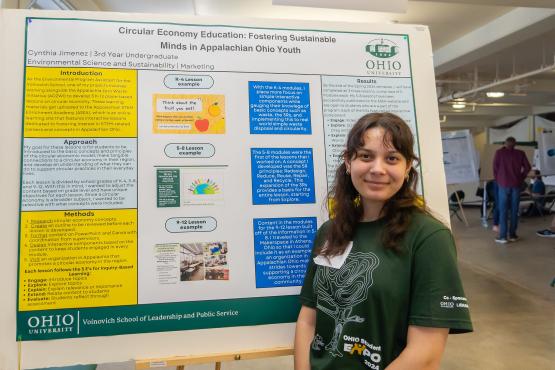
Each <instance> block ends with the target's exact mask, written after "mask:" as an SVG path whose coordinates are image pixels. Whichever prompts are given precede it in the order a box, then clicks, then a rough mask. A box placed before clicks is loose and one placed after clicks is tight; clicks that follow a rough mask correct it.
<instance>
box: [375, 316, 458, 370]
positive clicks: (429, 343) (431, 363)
mask: <svg viewBox="0 0 555 370" xmlns="http://www.w3.org/2000/svg"><path fill="white" fill-rule="evenodd" d="M448 334H449V329H447V328H429V327H423V326H414V325H410V326H409V329H408V333H407V346H406V347H405V349H404V350H403V352H401V354H400V355H399V357H397V358H396V359H395V361H393V362H392V363H391V364H389V366H388V367H387V368H386V369H385V370H437V369H439V365H440V362H441V355H443V351H444V349H445V344H446V342H447V335H448Z"/></svg>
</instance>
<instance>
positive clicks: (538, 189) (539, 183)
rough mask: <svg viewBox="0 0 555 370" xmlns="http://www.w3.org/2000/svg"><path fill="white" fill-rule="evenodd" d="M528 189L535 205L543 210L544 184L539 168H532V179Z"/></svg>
mask: <svg viewBox="0 0 555 370" xmlns="http://www.w3.org/2000/svg"><path fill="white" fill-rule="evenodd" d="M530 191H531V192H532V199H534V203H536V207H538V209H542V210H543V207H544V206H545V184H544V182H543V180H542V175H541V172H540V170H534V178H533V179H532V184H531V186H530Z"/></svg>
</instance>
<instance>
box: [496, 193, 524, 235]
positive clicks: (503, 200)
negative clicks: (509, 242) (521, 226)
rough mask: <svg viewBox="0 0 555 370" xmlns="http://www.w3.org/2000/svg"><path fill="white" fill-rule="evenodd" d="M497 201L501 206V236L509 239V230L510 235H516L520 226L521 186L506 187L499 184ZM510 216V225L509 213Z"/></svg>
mask: <svg viewBox="0 0 555 370" xmlns="http://www.w3.org/2000/svg"><path fill="white" fill-rule="evenodd" d="M497 203H498V207H499V238H500V239H507V231H508V232H509V237H516V228H517V227H518V206H519V204H520V188H518V187H516V188H505V187H503V186H499V189H498V192H497ZM509 212H510V213H511V216H510V226H509V227H507V226H508V225H507V224H508V223H509V222H508V221H509V220H508V219H507V218H508V215H509Z"/></svg>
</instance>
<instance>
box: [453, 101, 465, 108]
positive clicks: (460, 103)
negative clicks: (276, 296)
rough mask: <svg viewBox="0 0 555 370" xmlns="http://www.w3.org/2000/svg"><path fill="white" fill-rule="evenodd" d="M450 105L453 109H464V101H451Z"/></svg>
mask: <svg viewBox="0 0 555 370" xmlns="http://www.w3.org/2000/svg"><path fill="white" fill-rule="evenodd" d="M451 107H453V109H464V108H466V103H463V102H458V103H453V104H452V105H451Z"/></svg>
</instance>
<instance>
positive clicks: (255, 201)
mask: <svg viewBox="0 0 555 370" xmlns="http://www.w3.org/2000/svg"><path fill="white" fill-rule="evenodd" d="M44 14H46V13H42V12H41V13H36V12H35V13H33V12H27V11H2V12H1V13H0V17H1V22H2V24H3V25H4V28H3V29H2V34H0V37H1V40H2V46H1V49H0V51H1V53H0V56H1V58H2V59H1V62H2V69H1V70H0V73H2V86H3V87H4V88H3V90H2V92H1V93H2V99H1V100H0V101H1V104H2V107H1V108H2V109H1V111H2V112H5V114H4V116H3V119H4V120H5V122H7V124H6V125H5V126H6V127H5V131H4V135H2V138H1V140H2V143H1V144H2V145H0V147H1V148H2V149H0V150H2V168H3V169H4V175H5V176H3V178H2V189H3V191H2V197H3V204H4V205H5V207H3V211H2V216H1V217H2V221H3V222H2V231H3V235H4V239H5V245H6V246H7V248H8V250H7V251H6V253H5V254H4V257H5V258H3V259H2V268H1V269H0V271H2V272H1V274H2V275H1V276H2V278H3V279H2V281H3V284H5V286H6V289H5V297H7V299H6V300H4V301H3V302H2V303H1V304H0V309H1V311H0V312H1V316H0V326H1V327H2V328H5V330H3V331H2V337H1V338H0V348H2V350H1V351H2V353H1V356H0V367H4V365H5V367H6V368H15V367H16V361H17V350H16V348H17V346H16V342H15V339H16V332H18V331H19V335H21V336H23V335H25V336H26V338H23V339H25V340H26V341H25V342H23V344H22V349H23V352H22V355H23V356H22V359H23V367H24V368H32V367H38V366H53V365H66V364H75V363H102V362H114V361H125V360H128V359H138V358H148V357H164V356H172V355H184V354H187V355H189V354H205V353H213V352H225V351H241V350H245V349H256V348H272V347H277V346H290V345H291V344H292V334H293V324H292V323H287V322H290V321H292V320H294V317H293V316H292V314H291V313H293V312H294V310H295V307H298V306H296V305H297V304H296V303H293V302H294V301H295V295H296V294H298V291H299V284H300V281H301V280H302V276H299V273H298V272H296V271H297V270H299V269H302V266H301V265H302V264H301V263H299V261H301V259H302V258H306V255H307V250H308V249H307V246H308V245H309V243H308V242H307V240H308V239H309V236H310V235H311V234H310V233H313V231H314V230H315V228H316V227H317V226H318V225H320V224H321V222H323V220H324V219H325V217H326V215H325V212H324V211H323V209H322V203H323V202H324V201H325V193H326V191H327V184H328V181H329V178H330V173H331V172H330V171H331V169H333V167H334V162H335V163H337V162H336V160H337V155H338V153H339V152H340V151H341V147H342V145H343V143H344V135H345V133H346V132H347V131H348V129H349V127H350V125H351V124H352V123H353V121H354V119H356V118H358V117H359V116H360V115H362V114H364V113H367V112H370V111H392V112H394V113H397V114H399V115H400V116H401V117H403V118H404V119H405V120H406V121H407V122H408V123H409V124H410V125H411V127H412V129H413V131H414V133H415V135H416V136H417V138H422V137H425V138H426V145H420V147H419V149H420V151H419V154H420V156H421V159H422V163H423V166H422V169H421V173H422V175H423V191H424V196H425V198H426V200H427V202H428V204H429V206H430V207H431V208H432V209H433V210H434V211H435V212H436V213H437V214H438V215H439V216H440V217H442V218H443V219H445V220H448V217H446V215H447V206H446V204H447V202H446V193H445V181H444V175H443V168H442V162H441V144H440V135H439V122H438V113H437V103H436V101H435V100H434V99H433V96H434V84H433V68H432V59H431V47H430V39H429V33H428V30H427V28H425V27H421V26H400V25H351V24H325V23H311V22H309V23H305V22H302V23H301V22H291V21H268V20H260V21H255V20H248V21H241V20H237V19H234V20H229V19H213V18H210V19H204V18H200V17H199V18H176V17H163V16H156V17H155V18H153V16H148V15H128V14H111V15H107V14H99V13H85V12H79V13H69V12H63V13H61V12H60V13H48V14H49V17H51V18H48V19H41V18H32V19H26V16H35V17H41V16H44ZM54 17H56V18H55V19H54ZM77 17H78V18H79V19H75V18H77ZM66 18H73V19H66ZM8 51H9V52H8ZM24 67H25V68H24ZM23 81H25V85H23V84H22V82H23ZM23 87H25V88H24V89H23ZM24 94H25V95H24ZM23 96H25V98H24V99H22V97H23ZM53 101H54V102H55V103H53ZM85 102H86V103H85ZM23 106H25V112H24V114H23V111H22V107H23ZM22 117H23V120H24V122H25V124H24V126H23V127H24V130H23V132H22V130H21V121H22ZM83 117H88V118H87V119H83ZM206 121H208V122H206ZM418 122H426V125H421V126H419V125H418ZM21 144H23V146H24V150H23V151H22V147H21ZM97 148H102V149H101V150H98V149H97ZM19 153H23V156H22V161H20V157H19ZM99 153H100V154H99ZM76 158H79V160H76ZM68 163H69V165H67V164H68ZM21 169H22V173H20V170H21ZM77 173H78V174H79V176H76V174H77ZM20 176H21V177H20ZM20 178H21V180H22V181H21V183H20ZM428 179H429V181H428ZM291 184H294V185H296V186H292V185H291ZM20 185H21V194H20V193H19V189H20ZM60 193H63V194H65V195H63V196H62V195H60ZM20 197H21V198H20ZM19 201H21V211H22V212H21V223H19V222H18V218H17V214H18V213H17V210H18V208H19V205H20V204H19V203H20V202H19ZM67 220H72V221H67ZM91 220H92V221H91ZM47 224H50V226H52V225H53V226H52V227H50V226H47V227H46V228H45V229H44V228H43V232H39V231H38V230H40V229H41V228H42V227H43V226H44V225H47ZM30 225H33V226H30ZM19 226H21V230H22V234H21V238H22V239H21V242H22V243H21V247H22V248H21V251H20V252H19V257H20V259H19V261H20V263H21V267H22V269H21V270H20V275H19V281H16V277H17V276H18V269H17V265H18V263H17V261H18V250H17V245H18V228H19ZM52 230H56V231H55V232H57V233H58V234H56V235H54V231H52ZM276 230H280V232H276ZM272 233H273V236H274V237H275V240H277V241H279V240H286V241H287V245H288V246H290V245H291V244H293V245H294V246H297V247H298V249H297V250H296V251H293V252H294V253H295V254H298V255H299V257H298V258H295V259H294V260H293V261H283V263H282V264H281V265H280V269H278V270H277V271H278V272H277V275H278V279H270V277H272V276H275V274H272V273H270V270H271V269H269V268H268V269H265V268H264V266H271V265H272V263H271V262H272V260H277V261H280V260H282V259H281V258H280V254H283V253H284V250H280V248H276V246H277V245H278V244H279V243H277V242H276V243H274V244H272V243H270V242H266V241H265V240H266V239H265V237H271V236H272ZM291 233H294V234H295V235H300V237H299V238H297V239H295V240H294V241H292V240H290V239H291V235H290V234H291ZM41 238H42V240H43V241H45V242H44V243H43V245H41V244H40V243H41V242H40V240H41ZM54 238H60V240H59V241H55V240H54ZM68 240H69V241H68ZM78 240H80V241H81V243H77V241H78ZM56 243H58V244H57V247H53V246H55V245H56ZM77 245H80V246H81V247H80V248H81V252H85V253H78V254H77V255H78V256H80V257H75V256H74V257H73V259H72V258H71V256H72V254H71V253H70V251H69V249H71V248H74V247H75V246H77ZM83 246H85V247H86V248H83ZM94 246H96V248H97V249H98V250H106V251H109V253H107V254H105V255H102V254H99V253H88V252H87V250H86V249H92V251H91V252H94V248H95V247H94ZM40 248H45V250H42V251H40V250H39V249H40ZM56 248H58V249H56ZM64 248H65V249H64ZM58 252H59V253H58ZM68 252H69V253H68ZM290 252H291V251H289V250H288V251H287V253H290ZM42 253H45V254H44V255H43V254H42ZM56 253H58V254H56ZM303 253H304V255H305V257H302V254H303ZM64 256H65V257H68V256H69V257H68V259H64V258H62V257H64ZM95 256H96V257H95ZM98 256H101V257H98ZM268 256H270V257H271V259H269V258H267V257H268ZM224 257H225V258H224ZM274 257H275V258H274ZM93 258H98V259H99V261H97V262H93V263H91V262H90V260H92V259H93ZM100 260H101V261H100ZM49 261H50V262H49ZM33 263H35V264H38V265H32V264H33ZM48 263H51V265H48ZM54 264H56V266H55V265H54ZM71 265H74V266H71ZM200 265H202V268H203V271H200V272H199V269H198V266H200ZM38 266H40V267H38ZM73 267H79V269H73ZM85 267H86V268H85ZM91 276H96V278H98V279H97V280H90V279H89V278H90V277H91ZM61 277H63V278H65V279H67V281H69V282H71V284H68V283H64V280H63V279H59V280H55V279H57V278H61ZM103 279H104V280H103ZM29 280H30V281H29ZM44 281H47V282H48V283H49V284H50V283H51V282H55V281H59V282H60V285H59V286H62V287H64V289H58V290H56V289H55V288H54V289H53V290H52V289H50V288H49V289H46V288H45V287H44V286H42V283H43V282H44ZM283 281H286V284H282V283H281V282H283ZM79 282H81V284H79ZM29 283H31V284H35V286H33V287H27V284H29ZM17 285H19V291H17V289H16V286H17ZM75 285H77V286H80V287H81V288H78V289H76V288H73V287H72V286H75ZM124 287H125V289H123V288H124ZM30 288H32V289H37V291H36V292H33V293H37V292H38V293H40V294H37V295H34V294H33V296H31V297H29V296H27V295H26V293H25V291H26V289H30ZM49 292H50V293H54V294H50V293H49ZM64 292H67V294H65V293H64ZM80 292H83V294H81V293H80ZM18 293H19V299H18V300H17V305H18V307H19V315H18V319H19V329H18V330H16V323H15V322H16V320H15V318H16V315H15V312H14V307H15V306H16V300H15V297H16V295H17V294H18ZM39 298H40V299H39ZM43 298H44V299H43ZM62 307H63V308H62ZM268 307H271V308H272V310H271V311H268V312H264V311H265V310H266V309H267V308H268ZM158 308H160V310H158ZM137 310H139V311H137ZM144 310H146V311H144ZM280 311H281V312H280ZM90 313H93V315H92V316H89V317H87V315H89V314H90ZM251 314H252V315H254V316H251ZM280 315H281V316H280ZM262 324H265V325H262ZM25 325H27V327H25ZM237 325H239V326H237ZM22 330H23V331H22ZM175 330H182V331H175ZM141 332H144V333H141ZM147 332H150V333H147ZM133 333H137V334H133ZM115 334H125V335H115ZM106 335H108V336H106ZM96 336H103V337H102V338H99V337H96ZM46 338H52V339H53V338H63V339H57V340H51V341H44V340H33V339H46ZM91 348H94V351H91V350H90V349H91Z"/></svg>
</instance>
